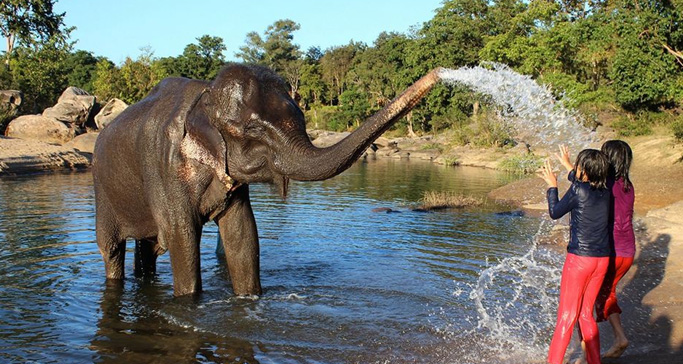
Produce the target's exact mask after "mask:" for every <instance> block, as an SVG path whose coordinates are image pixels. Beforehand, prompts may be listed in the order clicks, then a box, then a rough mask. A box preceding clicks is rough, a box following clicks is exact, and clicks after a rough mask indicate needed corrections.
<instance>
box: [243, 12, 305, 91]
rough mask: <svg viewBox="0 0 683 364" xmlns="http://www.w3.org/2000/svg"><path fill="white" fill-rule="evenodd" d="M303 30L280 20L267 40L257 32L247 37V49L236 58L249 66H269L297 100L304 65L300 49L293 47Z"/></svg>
mask: <svg viewBox="0 0 683 364" xmlns="http://www.w3.org/2000/svg"><path fill="white" fill-rule="evenodd" d="M300 28H301V26H300V25H299V24H298V23H295V22H294V21H292V20H289V19H281V20H278V21H276V22H275V23H273V24H272V25H270V26H268V28H267V29H266V31H265V32H264V38H261V36H260V35H258V33H256V32H250V33H248V34H247V40H246V43H247V44H246V45H245V46H242V47H240V51H239V52H238V53H236V54H235V55H236V56H237V57H239V58H242V60H244V61H245V62H247V63H256V64H260V65H263V66H266V67H268V68H270V69H272V70H273V71H275V72H277V73H279V74H280V75H281V76H283V77H284V78H285V79H286V80H287V83H288V84H289V87H290V94H291V96H292V98H296V95H297V92H298V90H299V81H300V79H301V74H302V72H303V69H302V67H303V65H304V62H303V61H302V60H301V51H300V50H299V46H298V45H296V44H294V43H293V42H292V40H293V39H294V34H293V33H294V32H295V31H297V30H299V29H300Z"/></svg>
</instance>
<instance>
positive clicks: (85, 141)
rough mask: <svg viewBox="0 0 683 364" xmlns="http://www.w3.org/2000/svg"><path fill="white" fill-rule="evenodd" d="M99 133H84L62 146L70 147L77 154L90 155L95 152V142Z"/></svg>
mask: <svg viewBox="0 0 683 364" xmlns="http://www.w3.org/2000/svg"><path fill="white" fill-rule="evenodd" d="M98 135H99V133H85V134H81V135H79V136H77V137H75V138H74V139H73V140H71V141H70V142H68V143H66V144H64V146H65V147H71V148H74V149H76V150H78V151H79V152H85V153H90V154H92V153H93V151H94V150H95V142H96V141H97V136H98Z"/></svg>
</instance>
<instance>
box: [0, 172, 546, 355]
mask: <svg viewBox="0 0 683 364" xmlns="http://www.w3.org/2000/svg"><path fill="white" fill-rule="evenodd" d="M512 178H515V177H514V176H510V175H507V174H502V173H499V172H494V171H489V170H483V169H476V168H446V167H442V166H435V165H432V164H429V163H415V162H405V161H376V162H372V161H370V162H363V163H358V164H356V165H354V166H353V167H352V168H351V169H350V170H348V171H347V172H345V173H343V174H342V175H341V176H338V177H336V178H334V179H332V180H328V181H323V182H314V183H293V185H292V187H291V191H290V196H289V197H288V199H287V201H282V200H281V199H280V198H279V197H278V196H277V194H275V193H272V191H271V190H270V187H269V186H264V185H255V186H252V193H251V195H252V200H253V207H254V211H255V215H256V219H257V223H258V228H259V236H260V239H261V249H262V251H261V277H262V283H263V287H264V294H263V296H262V297H260V298H259V299H243V298H236V297H233V295H232V292H231V289H230V284H229V278H228V274H227V269H226V267H225V264H224V263H222V261H221V259H218V258H217V257H216V255H215V254H214V247H215V241H216V238H217V232H216V226H215V225H213V224H208V225H207V226H206V227H205V229H204V235H203V238H202V242H201V246H200V248H201V256H202V261H201V269H202V278H203V283H204V290H205V292H204V293H203V294H202V295H201V296H200V297H198V298H197V299H196V300H187V299H176V298H173V296H172V294H173V290H172V279H171V271H170V263H169V257H168V255H163V256H161V257H160V258H159V261H158V267H157V275H156V276H155V277H153V278H151V279H149V278H148V279H147V280H146V281H145V280H139V279H134V278H133V275H132V262H131V260H132V259H130V258H132V243H131V244H129V245H128V249H129V251H128V254H127V255H128V256H129V259H128V260H127V262H126V280H125V281H124V283H123V285H122V286H118V287H117V286H106V285H105V280H104V267H103V263H102V261H101V257H100V255H99V252H98V250H97V245H96V244H95V232H94V201H93V190H92V179H91V177H90V174H88V173H81V174H66V175H61V174H55V175H44V176H33V177H22V178H13V179H3V180H1V181H0V199H1V200H0V227H2V229H0V231H2V239H3V242H2V244H1V245H0V362H28V361H36V362H41V363H56V362H59V363H65V362H66V363H69V362H73V363H82V362H111V363H114V362H126V363H148V362H181V363H182V362H207V363H223V362H242V363H257V362H259V363H300V362H320V363H330V362H385V361H388V362H429V363H459V362H464V361H462V360H464V359H463V355H462V353H463V350H469V351H473V352H477V351H478V350H480V349H478V348H481V347H483V346H487V345H488V344H490V340H492V339H491V337H490V336H489V335H488V334H486V333H485V332H484V331H482V330H481V329H479V328H478V327H479V320H480V313H479V312H478V311H477V305H476V303H475V300H474V299H472V298H470V297H469V295H468V294H456V293H455V292H458V291H459V290H462V289H464V290H466V291H469V290H473V289H475V288H476V287H477V282H478V280H479V279H480V275H481V274H482V272H483V271H484V270H486V269H487V268H488V267H492V266H495V265H496V264H497V263H498V262H502V261H504V260H505V259H506V258H514V257H519V256H524V254H525V253H526V252H527V251H528V250H529V249H530V248H531V247H532V245H533V243H532V242H531V239H530V237H531V236H532V235H533V233H534V232H536V231H537V230H538V225H539V223H538V221H537V220H535V219H531V218H526V217H523V216H517V215H510V214H497V212H499V211H501V209H500V207H498V206H496V205H495V204H493V203H490V202H488V203H486V204H484V205H483V206H480V207H477V208H473V209H465V210H450V211H443V212H438V213H417V212H412V211H410V210H409V209H408V208H406V207H405V206H409V205H411V204H413V203H416V202H417V200H418V199H419V198H420V197H422V195H423V193H424V191H426V190H434V191H449V192H450V191H455V192H462V193H466V194H473V195H477V196H484V195H485V193H486V192H487V191H489V190H491V189H492V188H494V187H496V186H499V185H501V184H503V183H505V182H507V181H509V180H511V179H512ZM376 207H391V208H392V209H397V210H399V211H402V213H399V214H386V213H373V212H371V210H372V209H373V208H376ZM508 274H511V273H501V275H500V276H498V279H501V280H503V281H508V282H512V281H514V279H513V278H511V277H508V276H506V275H508ZM510 292H511V291H510V290H509V287H505V286H500V285H498V286H496V285H495V284H493V285H491V286H490V287H488V288H487V291H486V294H487V297H500V298H501V299H505V297H509V296H506V295H508V294H510ZM529 312H531V313H530V314H533V312H534V311H533V310H532V311H529ZM475 338H476V339H475ZM487 340H489V341H488V344H487ZM492 355H493V356H491V355H489V356H488V358H489V359H490V358H491V357H495V353H494V354H492ZM487 360H488V359H487ZM466 362H476V361H473V360H470V359H467V361H466ZM484 362H486V361H484Z"/></svg>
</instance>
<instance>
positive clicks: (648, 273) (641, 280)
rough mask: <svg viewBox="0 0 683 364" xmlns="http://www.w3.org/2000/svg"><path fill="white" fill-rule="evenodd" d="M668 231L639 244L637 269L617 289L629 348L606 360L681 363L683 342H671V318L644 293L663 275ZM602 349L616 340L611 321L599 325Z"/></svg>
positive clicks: (658, 282) (660, 280) (656, 284)
mask: <svg viewBox="0 0 683 364" xmlns="http://www.w3.org/2000/svg"><path fill="white" fill-rule="evenodd" d="M670 243H671V236H670V235H669V234H659V235H658V236H657V237H655V238H654V239H652V238H648V239H646V241H645V242H644V243H643V244H642V246H640V247H639V249H640V254H639V255H638V257H637V258H636V260H635V261H634V264H633V267H632V268H631V269H634V268H635V272H634V273H633V277H632V278H631V280H629V281H628V282H626V284H625V285H624V286H623V289H622V290H621V291H618V292H617V295H618V297H619V302H620V306H621V308H622V310H623V312H622V314H621V318H622V323H623V325H624V329H625V331H626V336H627V337H628V338H629V341H630V343H629V348H628V349H627V350H626V352H625V353H624V355H623V356H622V357H621V358H618V359H604V360H603V362H604V363H608V364H609V363H615V364H617V363H618V364H621V363H629V364H631V363H633V364H639V363H643V364H645V363H680V362H681V355H683V343H679V344H678V346H672V345H671V344H670V342H671V335H672V331H673V327H672V318H671V317H670V316H669V315H666V314H664V315H662V314H658V313H656V312H655V307H654V306H653V305H651V304H649V303H647V302H646V299H645V297H646V296H647V295H648V294H650V292H652V291H653V290H654V289H656V288H657V287H658V286H659V285H660V284H661V283H662V280H663V279H664V275H665V272H666V263H667V260H668V259H669V244H670ZM600 332H601V342H602V343H603V345H602V347H603V352H604V351H605V350H607V348H609V347H610V346H611V344H612V342H613V337H612V329H611V327H610V326H609V323H606V322H605V323H602V324H601V325H600Z"/></svg>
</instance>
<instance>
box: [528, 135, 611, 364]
mask: <svg viewBox="0 0 683 364" xmlns="http://www.w3.org/2000/svg"><path fill="white" fill-rule="evenodd" d="M561 151H562V156H561V157H560V161H561V162H562V163H563V165H565V166H567V165H568V166H569V167H572V166H571V164H570V163H568V160H569V153H568V151H567V149H566V148H564V147H561ZM571 169H572V170H571V171H570V172H569V180H570V181H572V184H571V186H570V187H569V189H568V190H567V192H566V193H565V194H564V196H563V197H562V199H561V200H559V199H558V191H557V178H556V177H555V174H554V173H553V171H552V167H551V165H550V161H548V160H546V162H545V164H544V166H543V167H542V169H541V171H540V173H539V176H540V177H541V178H543V179H544V180H545V182H546V183H547V184H548V191H547V199H548V212H549V213H550V217H551V218H553V219H559V218H560V217H562V216H564V215H566V214H567V213H571V216H570V220H569V227H570V239H569V245H568V246H567V258H566V259H565V262H564V267H563V269H562V279H561V282H560V303H559V307H558V310H557V323H556V325H555V333H554V334H553V339H552V342H551V343H550V350H549V352H548V363H552V364H560V363H562V360H563V358H564V354H565V352H566V350H567V346H568V345H569V340H570V339H571V336H572V331H573V329H574V325H575V324H576V323H577V320H578V323H579V328H580V331H581V336H582V340H583V342H582V345H584V347H585V349H586V360H587V361H588V364H599V363H600V335H599V333H598V326H597V324H596V323H595V319H594V318H593V305H594V304H595V299H596V297H597V295H598V291H599V290H600V286H601V284H602V280H603V278H604V276H605V272H606V271H607V264H608V262H609V256H610V252H611V249H610V243H609V230H608V225H609V224H608V218H609V207H610V193H609V190H607V186H606V183H607V173H608V169H609V162H608V161H607V157H605V155H604V154H603V153H602V152H600V151H599V150H595V149H585V150H583V151H581V153H579V155H578V157H577V158H576V163H575V164H574V166H573V167H572V168H571Z"/></svg>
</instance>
